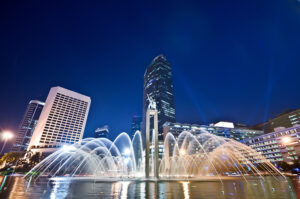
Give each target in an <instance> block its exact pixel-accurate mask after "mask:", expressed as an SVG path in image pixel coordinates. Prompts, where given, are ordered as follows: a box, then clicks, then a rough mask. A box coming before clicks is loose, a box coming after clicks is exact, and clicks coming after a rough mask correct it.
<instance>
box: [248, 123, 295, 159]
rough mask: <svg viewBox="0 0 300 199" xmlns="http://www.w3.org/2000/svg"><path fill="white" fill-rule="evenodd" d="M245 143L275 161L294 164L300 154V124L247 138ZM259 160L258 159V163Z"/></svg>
mask: <svg viewBox="0 0 300 199" xmlns="http://www.w3.org/2000/svg"><path fill="white" fill-rule="evenodd" d="M242 142H243V143H244V144H246V145H248V146H250V147H251V148H253V149H254V150H256V151H258V152H259V153H260V154H262V155H263V156H264V157H266V158H267V159H268V160H269V161H271V162H273V163H278V162H286V163H288V164H293V163H294V161H298V158H299V156H300V125H296V126H294V127H291V128H286V129H278V130H277V131H275V132H271V133H268V134H263V135H260V136H257V137H253V138H249V139H245V140H243V141H242ZM258 161H259V160H256V163H259V162H258Z"/></svg>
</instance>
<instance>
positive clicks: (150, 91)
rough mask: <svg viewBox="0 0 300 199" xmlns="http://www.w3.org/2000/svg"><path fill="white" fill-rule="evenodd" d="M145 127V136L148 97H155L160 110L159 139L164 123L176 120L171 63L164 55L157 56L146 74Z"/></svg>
mask: <svg viewBox="0 0 300 199" xmlns="http://www.w3.org/2000/svg"><path fill="white" fill-rule="evenodd" d="M143 90H144V93H143V129H142V133H143V136H145V129H146V127H145V124H146V122H145V120H146V111H147V108H148V105H149V100H148V97H150V98H152V99H154V101H155V102H156V107H157V110H158V139H159V140H163V124H164V123H165V122H175V107H174V94H173V82H172V69H171V64H170V63H169V62H168V61H167V59H166V57H165V56H164V55H159V56H157V57H155V58H154V59H153V61H152V63H151V64H150V65H149V67H148V68H147V69H146V71H145V74H144V87H143Z"/></svg>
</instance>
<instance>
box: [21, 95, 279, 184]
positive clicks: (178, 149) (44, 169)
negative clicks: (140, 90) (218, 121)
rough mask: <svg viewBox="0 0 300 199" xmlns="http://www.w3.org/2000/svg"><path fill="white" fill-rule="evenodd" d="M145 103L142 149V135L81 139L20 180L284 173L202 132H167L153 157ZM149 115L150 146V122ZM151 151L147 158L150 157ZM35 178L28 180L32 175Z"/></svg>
mask: <svg viewBox="0 0 300 199" xmlns="http://www.w3.org/2000/svg"><path fill="white" fill-rule="evenodd" d="M148 99H149V102H150V104H149V107H148V110H147V115H146V147H145V150H144V148H143V142H142V136H141V132H139V131H137V132H136V133H135V135H134V136H133V138H132V140H131V139H130V137H129V136H128V134H126V133H121V134H120V135H119V136H118V137H117V138H116V139H115V140H114V141H110V140H108V139H106V138H86V139H83V140H82V141H81V142H80V143H76V144H73V145H65V146H63V147H62V148H61V149H60V150H58V151H56V152H54V153H53V154H51V155H50V156H48V157H47V158H45V159H44V160H43V161H42V162H40V163H39V164H37V165H36V166H35V167H34V168H33V169H32V170H31V171H30V172H29V173H28V174H27V175H26V176H25V177H28V178H30V179H31V178H32V177H35V178H36V177H39V176H43V175H46V176H49V177H65V176H68V177H72V178H80V179H82V178H86V179H96V178H99V179H101V180H118V179H123V178H126V179H135V180H136V179H140V180H149V179H150V180H158V179H160V180H163V179H167V180H172V179H176V180H178V179H189V180H201V179H208V178H209V179H217V180H220V181H221V182H222V179H224V178H226V177H228V176H231V177H232V176H235V177H241V178H243V179H245V180H246V181H247V177H248V176H249V175H250V176H258V177H261V178H262V177H263V176H264V175H273V176H276V177H278V178H279V177H282V178H283V179H285V177H284V176H283V174H282V173H281V172H280V171H279V170H278V169H277V168H276V167H275V166H274V165H273V164H272V163H270V162H269V161H268V160H267V159H266V158H265V157H263V156H262V155H261V154H259V153H258V152H256V151H255V150H253V149H252V148H250V147H248V146H246V145H244V144H242V143H239V142H237V141H235V140H232V139H228V138H224V137H219V136H216V135H213V134H211V133H208V132H205V131H202V132H201V133H198V134H193V133H191V132H188V131H183V132H182V133H181V134H180V135H179V136H178V137H177V138H175V137H174V136H173V135H172V134H171V133H168V134H167V135H166V136H165V139H164V145H163V150H164V151H163V156H162V158H161V159H159V157H158V126H157V110H156V104H155V102H154V101H153V99H152V98H148ZM151 117H154V129H153V134H152V137H153V140H154V142H152V147H150V118H151ZM150 148H152V149H153V150H152V157H150V155H151V153H150ZM36 173H38V174H37V175H35V176H33V174H36Z"/></svg>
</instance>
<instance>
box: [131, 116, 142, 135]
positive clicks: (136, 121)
mask: <svg viewBox="0 0 300 199" xmlns="http://www.w3.org/2000/svg"><path fill="white" fill-rule="evenodd" d="M141 125H142V116H139V115H134V116H132V122H131V136H132V137H133V136H134V134H135V132H136V131H141Z"/></svg>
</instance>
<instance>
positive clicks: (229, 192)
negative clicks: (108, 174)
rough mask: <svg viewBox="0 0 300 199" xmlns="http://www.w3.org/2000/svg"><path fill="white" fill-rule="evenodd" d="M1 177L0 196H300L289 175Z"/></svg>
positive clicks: (289, 198)
mask: <svg viewBox="0 0 300 199" xmlns="http://www.w3.org/2000/svg"><path fill="white" fill-rule="evenodd" d="M3 179H4V178H3V177H0V183H1V181H2V183H1V184H0V185H2V187H0V189H1V191H0V198H1V199H4V198H11V199H18V198H21V199H25V198H28V199H41V198H59V199H63V198H82V199H85V198H101V199H102V198H122V199H125V198H152V199H154V198H172V199H173V198H179V199H190V198H211V199H218V198H222V199H225V198H238V199H242V198H245V199H252V198H253V199H263V198H274V199H275V198H276V199H280V198H284V199H293V198H297V195H298V197H300V183H299V182H300V179H299V178H298V177H293V178H288V181H287V182H284V181H277V180H276V179H274V178H272V177H266V178H265V180H264V181H263V180H259V179H250V180H248V182H246V181H244V180H238V179H234V180H224V181H223V186H222V183H220V182H219V181H197V182H196V181H159V182H145V181H125V180H124V181H117V182H93V181H86V180H63V181H61V180H56V181H50V182H49V181H48V179H46V178H41V179H39V180H38V181H36V182H32V183H31V185H30V186H28V184H27V181H25V180H24V179H23V178H22V177H8V178H7V179H6V182H5V184H3Z"/></svg>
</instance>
